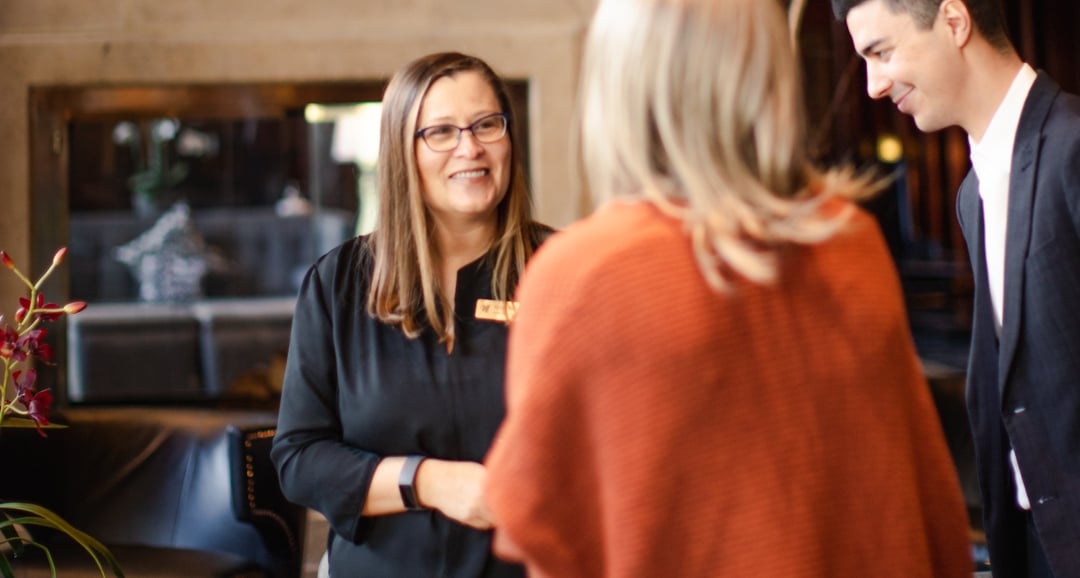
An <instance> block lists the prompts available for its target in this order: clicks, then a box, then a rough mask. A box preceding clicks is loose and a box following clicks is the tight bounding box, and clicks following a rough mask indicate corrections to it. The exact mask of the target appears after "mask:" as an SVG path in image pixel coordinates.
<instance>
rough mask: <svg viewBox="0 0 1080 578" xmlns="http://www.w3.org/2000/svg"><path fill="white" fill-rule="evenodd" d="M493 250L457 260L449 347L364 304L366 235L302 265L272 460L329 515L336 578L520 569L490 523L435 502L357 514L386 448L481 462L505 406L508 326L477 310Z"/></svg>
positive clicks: (304, 499) (486, 294)
mask: <svg viewBox="0 0 1080 578" xmlns="http://www.w3.org/2000/svg"><path fill="white" fill-rule="evenodd" d="M490 257H491V255H488V256H485V257H482V258H481V259H478V260H477V261H475V262H473V263H471V264H469V265H467V266H465V267H463V268H462V269H461V270H460V271H459V272H458V279H457V291H456V295H455V297H454V299H455V312H456V320H455V328H454V329H455V341H454V350H453V353H450V354H448V353H447V351H446V346H445V345H444V344H440V343H438V338H437V336H435V335H434V333H433V332H431V331H430V330H426V331H424V332H423V333H422V334H421V335H420V337H418V338H416V339H408V338H406V337H405V335H404V333H402V331H401V330H400V329H399V328H398V327H394V326H390V325H387V324H385V323H381V322H379V321H376V320H375V319H373V318H371V317H370V316H368V315H367V313H366V312H365V306H366V303H367V294H368V288H369V284H370V279H371V272H372V255H371V252H370V250H369V246H368V239H367V237H359V238H356V239H353V240H351V241H348V242H346V243H345V244H343V245H341V246H340V247H338V248H336V249H334V250H332V251H331V252H329V253H327V254H326V255H324V256H323V257H322V258H320V259H319V260H318V261H317V262H316V263H315V265H314V266H312V268H311V269H310V270H309V271H308V273H307V276H306V277H305V279H304V282H303V285H302V287H301V289H300V294H299V297H298V299H297V304H296V314H295V316H294V318H293V325H292V340H291V344H290V346H289V353H288V362H287V366H286V370H285V383H284V391H283V392H282V398H281V410H280V415H279V418H278V431H277V436H276V437H275V439H274V448H273V454H272V455H273V458H274V461H275V463H276V464H277V468H278V471H279V475H280V477H281V484H282V488H283V489H284V491H285V494H286V495H287V496H288V498H289V499H290V500H292V501H294V502H296V503H299V504H302V505H304V506H306V507H309V508H312V509H314V510H317V511H319V512H321V513H322V514H323V515H325V516H326V518H327V520H328V521H329V524H330V528H331V535H330V552H331V553H330V572H331V575H332V576H334V577H335V578H352V577H367V576H386V577H393V578H401V577H414V576H415V577H418V578H420V577H423V578H428V577H442V576H453V577H462V578H466V577H468V578H471V577H481V576H482V577H521V576H524V572H523V570H522V569H521V568H520V567H519V566H516V565H510V564H507V563H504V562H502V561H500V560H498V559H496V558H494V556H493V555H492V554H491V535H492V534H491V532H490V531H488V532H485V531H479V530H475V529H472V528H469V527H467V526H464V525H462V524H459V523H457V522H454V521H452V520H450V519H449V518H447V517H445V516H443V515H442V514H440V513H439V512H437V511H433V510H431V511H418V512H405V513H401V514H393V515H385V516H373V517H362V516H361V515H360V512H361V510H362V509H363V505H364V500H365V499H366V496H367V493H368V488H369V485H370V483H371V477H372V475H373V473H374V471H375V467H376V465H377V464H378V462H379V459H380V458H381V457H382V456H403V455H410V454H419V455H424V456H428V457H432V458H439V459H447V460H468V461H476V462H482V461H483V459H484V457H485V454H486V453H487V451H488V447H489V446H490V444H491V442H492V439H493V437H494V435H495V432H496V430H497V429H498V427H499V424H500V423H501V421H502V419H503V416H504V413H505V406H504V397H503V376H504V368H505V358H506V337H507V326H506V325H505V324H503V323H502V322H498V321H485V320H479V319H476V318H475V317H474V311H475V309H476V301H477V300H478V299H491V298H492V296H491V263H490V261H491V259H490Z"/></svg>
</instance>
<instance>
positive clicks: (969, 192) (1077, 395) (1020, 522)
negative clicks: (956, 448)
mask: <svg viewBox="0 0 1080 578" xmlns="http://www.w3.org/2000/svg"><path fill="white" fill-rule="evenodd" d="M957 214H958V216H959V219H960V225H961V227H962V228H963V231H964V237H965V239H966V240H967V244H968V251H969V254H970V257H971V263H972V268H973V270H974V271H975V279H976V282H975V321H974V327H973V329H972V346H971V359H970V363H969V367H968V384H967V395H968V413H969V417H970V419H971V426H972V433H973V435H974V438H975V446H976V461H977V466H978V470H979V484H980V486H981V490H982V495H983V506H984V520H985V524H986V531H987V538H988V541H989V548H990V560H991V565H992V567H993V569H994V576H995V578H1001V577H1010V576H1024V575H1025V573H1026V571H1025V561H1024V560H1025V559H1024V556H1023V554H1024V548H1025V546H1024V544H1025V534H1024V527H1025V526H1024V514H1023V513H1022V512H1021V511H1020V510H1019V509H1018V508H1017V507H1016V506H1015V503H1016V499H1015V488H1014V484H1013V480H1012V473H1011V470H1010V467H1009V462H1008V450H1009V447H1010V444H1011V447H1013V448H1015V449H1016V454H1017V459H1018V461H1019V464H1020V471H1021V474H1022V475H1023V478H1024V484H1025V486H1026V487H1027V492H1028V496H1029V497H1030V499H1031V505H1032V514H1033V516H1034V519H1035V525H1036V527H1037V528H1038V533H1039V537H1040V539H1041V541H1042V544H1043V548H1044V549H1045V551H1046V553H1047V557H1048V559H1049V561H1050V565H1051V566H1052V568H1053V570H1054V574H1055V576H1057V577H1059V578H1068V577H1073V576H1080V98H1077V97H1076V96H1074V95H1071V94H1067V93H1064V92H1062V91H1061V89H1060V87H1059V86H1058V85H1057V84H1055V83H1054V82H1053V81H1052V80H1051V79H1050V78H1049V77H1048V76H1046V74H1045V73H1042V72H1040V73H1039V76H1038V79H1037V80H1036V81H1035V85H1034V86H1033V87H1032V89H1031V93H1030V95H1029V96H1028V99H1027V102H1026V103H1025V105H1024V109H1023V113H1022V115H1021V117H1020V125H1019V128H1018V131H1017V135H1016V142H1015V145H1014V149H1013V158H1012V175H1011V180H1010V183H1009V216H1008V225H1007V232H1006V249H1005V304H1004V305H1005V307H1004V327H1003V329H1002V334H1001V337H1000V340H999V339H998V338H997V336H996V335H995V332H994V320H993V314H992V309H991V304H990V293H989V289H988V288H987V274H986V260H985V253H984V248H983V238H982V235H983V233H982V228H983V220H982V206H981V201H980V198H979V191H978V181H977V179H976V177H975V174H974V171H971V172H970V173H969V174H968V176H967V178H966V179H965V180H964V182H963V184H962V185H961V186H960V191H959V194H958V197H957Z"/></svg>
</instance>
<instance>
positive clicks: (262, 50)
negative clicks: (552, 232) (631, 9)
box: [0, 0, 596, 315]
mask: <svg viewBox="0 0 1080 578" xmlns="http://www.w3.org/2000/svg"><path fill="white" fill-rule="evenodd" d="M595 4H596V1H595V0H511V1H504V0H181V1H168V0H93V1H86V0H0V104H2V106H0V135H3V140H2V141H0V142H2V144H0V249H4V250H5V251H7V252H8V253H9V254H10V255H12V256H13V257H14V258H15V259H16V260H17V261H18V262H19V264H20V265H26V264H28V263H29V251H30V235H31V231H30V230H29V225H28V220H29V214H30V199H29V150H28V146H29V144H28V143H29V136H28V128H29V121H28V118H27V117H28V106H29V105H28V95H29V88H30V87H31V86H50V85H84V84H127V83H188V82H204V83H205V82H230V81H235V82H245V81H267V82H271V81H282V80H378V79H383V78H386V77H388V76H389V75H390V74H391V73H392V72H393V71H394V70H395V69H396V68H398V67H399V66H400V65H402V64H404V63H405V62H407V61H409V60H411V59H412V58H414V57H417V56H420V55H422V54H425V53H428V52H433V51H437V50H451V49H452V50H459V51H462V52H467V53H471V54H475V55H477V56H480V57H481V58H484V59H485V60H487V61H488V62H489V63H491V65H492V66H493V67H494V68H495V69H496V71H498V72H499V73H500V74H502V75H503V76H505V77H508V78H518V79H527V80H528V81H529V82H530V95H529V99H530V100H529V106H530V109H529V112H530V119H529V120H530V127H531V142H530V147H531V150H532V157H533V158H532V159H531V160H532V173H533V178H534V180H533V183H534V194H535V199H536V207H537V213H538V216H539V217H540V218H541V219H542V220H543V221H546V222H547V223H549V224H552V225H554V226H564V225H566V224H568V223H569V222H571V221H573V220H574V219H576V218H578V217H580V216H582V214H583V212H584V210H585V209H584V207H586V206H587V203H586V201H585V200H584V199H583V198H582V192H581V185H580V181H579V178H578V176H577V175H576V173H575V172H574V167H573V163H572V162H571V160H570V157H569V153H568V150H569V147H568V144H569V142H570V130H571V123H572V116H573V109H574V96H575V90H576V80H577V74H578V64H579V55H580V51H581V42H582V38H583V35H584V31H585V28H586V27H587V25H588V21H589V18H590V17H591V15H592V11H593V9H594V7H595ZM20 292H21V291H20V289H19V287H18V286H17V285H16V284H15V283H13V282H12V280H11V276H10V275H0V312H2V313H6V314H9V315H10V314H12V313H14V311H8V309H9V308H13V307H14V302H15V296H16V295H18V294H19V293H20Z"/></svg>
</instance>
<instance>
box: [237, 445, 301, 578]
mask: <svg viewBox="0 0 1080 578" xmlns="http://www.w3.org/2000/svg"><path fill="white" fill-rule="evenodd" d="M276 431H277V428H276V427H275V426H236V425H233V426H229V429H228V436H229V464H230V466H229V467H230V470H231V471H230V477H231V479H232V484H231V485H232V506H233V513H234V515H235V516H236V518H237V519H238V520H241V521H244V522H248V523H250V524H251V525H252V526H254V527H255V529H256V530H257V531H258V533H259V535H260V536H261V537H262V540H263V542H264V543H265V545H266V547H267V549H268V550H269V551H270V552H274V553H275V554H276V555H279V556H281V557H282V558H283V559H284V560H285V561H286V562H287V564H288V565H289V567H291V568H293V569H295V571H296V573H297V575H299V572H300V568H301V565H302V562H303V550H302V548H303V544H304V523H305V520H306V519H307V516H306V513H307V512H306V510H305V509H304V508H303V507H301V506H298V505H296V504H293V503H292V502H290V501H288V500H287V499H286V498H285V495H284V494H283V493H282V492H281V485H280V484H279V482H278V477H277V470H276V469H275V468H274V464H273V462H272V461H271V459H270V447H271V445H272V444H273V440H274V433H275V432H276Z"/></svg>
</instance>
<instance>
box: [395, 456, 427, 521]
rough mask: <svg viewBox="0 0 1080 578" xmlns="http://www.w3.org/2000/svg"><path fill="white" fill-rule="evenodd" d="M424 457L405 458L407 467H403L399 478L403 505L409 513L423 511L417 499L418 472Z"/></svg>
mask: <svg viewBox="0 0 1080 578" xmlns="http://www.w3.org/2000/svg"><path fill="white" fill-rule="evenodd" d="M422 461H424V456H409V457H407V458H405V465H403V466H402V467H401V476H400V477H399V478H398V489H399V490H401V503H403V504H405V509H406V510H409V511H416V510H423V509H424V507H423V506H421V505H420V502H419V500H417V499H416V470H418V469H420V462H422Z"/></svg>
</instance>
